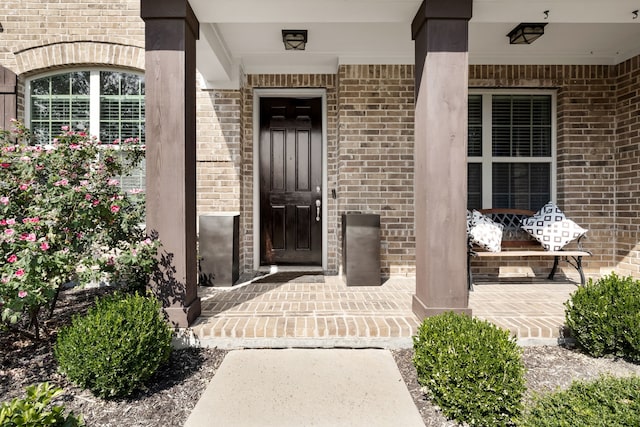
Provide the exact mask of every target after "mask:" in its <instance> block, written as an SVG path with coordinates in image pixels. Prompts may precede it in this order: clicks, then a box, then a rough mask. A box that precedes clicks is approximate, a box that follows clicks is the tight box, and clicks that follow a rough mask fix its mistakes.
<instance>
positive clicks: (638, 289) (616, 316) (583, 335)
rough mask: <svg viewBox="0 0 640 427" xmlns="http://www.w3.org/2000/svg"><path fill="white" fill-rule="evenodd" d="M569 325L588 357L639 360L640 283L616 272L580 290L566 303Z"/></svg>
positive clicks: (590, 281)
mask: <svg viewBox="0 0 640 427" xmlns="http://www.w3.org/2000/svg"><path fill="white" fill-rule="evenodd" d="M565 307H566V308H565V315H566V324H567V326H568V327H569V328H570V329H571V332H572V335H573V336H574V337H575V339H576V342H577V344H578V345H579V346H580V347H581V348H582V349H584V350H585V351H586V352H587V353H588V354H590V355H591V356H594V357H601V356H604V355H605V354H613V355H616V356H620V357H627V358H629V359H632V360H636V361H637V360H640V328H639V327H638V326H640V317H638V316H639V315H638V313H639V312H640V282H639V281H637V280H634V279H633V278H631V277H626V278H621V277H618V276H617V275H616V274H615V273H612V274H611V275H609V276H605V277H602V278H600V279H599V280H598V281H596V282H594V281H593V280H589V282H588V283H587V284H586V285H584V286H582V287H580V288H578V289H577V290H576V291H575V292H574V293H573V294H572V295H571V297H570V299H569V300H568V301H567V302H566V303H565Z"/></svg>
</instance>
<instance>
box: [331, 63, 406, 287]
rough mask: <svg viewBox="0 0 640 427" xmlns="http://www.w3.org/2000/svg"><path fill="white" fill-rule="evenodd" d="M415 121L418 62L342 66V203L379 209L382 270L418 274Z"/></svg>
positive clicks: (343, 206)
mask: <svg viewBox="0 0 640 427" xmlns="http://www.w3.org/2000/svg"><path fill="white" fill-rule="evenodd" d="M413 122H414V77H413V66H411V65H343V66H340V68H339V71H338V126H339V136H338V139H339V141H338V176H339V177H338V190H337V192H338V200H339V208H338V209H339V213H340V214H342V213H344V212H352V211H356V212H362V213H375V214H379V215H380V235H381V267H382V274H383V276H389V275H407V274H415V236H414V219H413V140H414V139H413V127H414V126H413ZM336 225H338V226H339V225H340V224H336ZM339 236H340V237H341V231H340V232H339Z"/></svg>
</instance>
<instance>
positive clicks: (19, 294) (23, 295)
mask: <svg viewBox="0 0 640 427" xmlns="http://www.w3.org/2000/svg"><path fill="white" fill-rule="evenodd" d="M16 274H17V273H16ZM26 296H27V291H18V298H24V297H26Z"/></svg>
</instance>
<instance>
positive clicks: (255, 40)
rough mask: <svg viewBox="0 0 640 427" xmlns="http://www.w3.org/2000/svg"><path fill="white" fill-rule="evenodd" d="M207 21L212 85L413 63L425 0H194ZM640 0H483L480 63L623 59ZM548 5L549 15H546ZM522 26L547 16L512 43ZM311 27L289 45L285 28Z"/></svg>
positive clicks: (477, 47)
mask: <svg viewBox="0 0 640 427" xmlns="http://www.w3.org/2000/svg"><path fill="white" fill-rule="evenodd" d="M190 3H191V6H192V8H193V10H194V11H195V13H196V15H197V17H198V19H199V21H200V23H201V30H200V32H201V34H200V40H199V41H198V50H197V55H198V69H199V71H200V73H201V74H202V75H203V77H204V79H205V80H206V81H207V82H206V84H207V85H208V86H211V87H237V85H238V83H237V81H238V75H239V71H240V70H242V71H243V72H244V73H247V74H253V73H334V72H336V70H337V67H338V65H340V64H412V63H413V61H414V50H413V49H414V47H413V41H412V40H411V21H412V19H413V17H414V15H415V13H416V11H417V10H418V8H419V6H420V3H421V0H269V1H264V0H216V1H213V2H212V1H210V0H190ZM638 9H640V0H563V1H558V0H547V1H543V0H474V4H473V18H472V20H471V22H470V24H469V60H470V62H471V63H472V64H507V63H509V64H605V65H608V64H616V63H619V62H622V61H624V60H626V59H628V58H630V57H632V56H634V55H637V54H639V53H640V17H638V18H636V19H634V14H633V11H635V10H638ZM546 10H548V11H549V15H548V18H546V19H545V15H544V11H546ZM520 22H547V23H548V24H549V25H547V27H546V28H545V35H544V36H543V37H541V38H540V39H539V40H537V41H536V42H535V43H534V44H532V45H509V42H508V39H507V37H506V34H507V33H508V32H509V31H510V30H511V29H512V28H513V27H515V26H516V25H517V24H518V23H520ZM286 28H288V29H306V30H308V32H309V41H308V43H307V48H306V50H305V51H285V49H284V46H283V44H282V39H281V30H282V29H286Z"/></svg>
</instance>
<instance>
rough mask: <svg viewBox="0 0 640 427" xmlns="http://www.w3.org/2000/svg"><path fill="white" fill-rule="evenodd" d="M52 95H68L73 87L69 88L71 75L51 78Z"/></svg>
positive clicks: (66, 74)
mask: <svg viewBox="0 0 640 427" xmlns="http://www.w3.org/2000/svg"><path fill="white" fill-rule="evenodd" d="M50 79H51V94H52V95H68V94H69V90H70V89H71V87H70V86H69V73H64V74H58V75H55V76H51V77H50Z"/></svg>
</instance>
